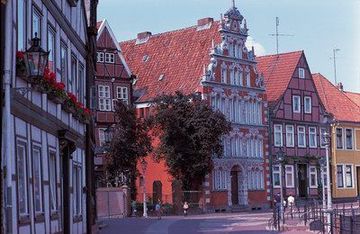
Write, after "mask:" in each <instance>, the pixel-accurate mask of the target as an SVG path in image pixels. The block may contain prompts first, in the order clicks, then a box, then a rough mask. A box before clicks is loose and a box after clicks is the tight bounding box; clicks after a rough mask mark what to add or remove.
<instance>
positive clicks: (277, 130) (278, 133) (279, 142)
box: [274, 124, 283, 146]
mask: <svg viewBox="0 0 360 234" xmlns="http://www.w3.org/2000/svg"><path fill="white" fill-rule="evenodd" d="M274 144H275V146H283V139H282V125H281V124H275V125H274Z"/></svg>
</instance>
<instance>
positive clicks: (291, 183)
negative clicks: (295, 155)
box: [285, 165, 295, 188]
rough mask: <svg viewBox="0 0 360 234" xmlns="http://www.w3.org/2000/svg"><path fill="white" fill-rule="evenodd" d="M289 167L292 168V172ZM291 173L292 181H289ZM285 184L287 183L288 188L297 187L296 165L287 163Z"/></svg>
mask: <svg viewBox="0 0 360 234" xmlns="http://www.w3.org/2000/svg"><path fill="white" fill-rule="evenodd" d="M288 169H290V172H289V171H288ZM289 174H290V175H291V181H288V175H289ZM289 182H290V183H289ZM285 185H286V188H294V187H295V178H294V165H285Z"/></svg>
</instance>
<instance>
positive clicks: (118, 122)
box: [105, 102, 151, 187]
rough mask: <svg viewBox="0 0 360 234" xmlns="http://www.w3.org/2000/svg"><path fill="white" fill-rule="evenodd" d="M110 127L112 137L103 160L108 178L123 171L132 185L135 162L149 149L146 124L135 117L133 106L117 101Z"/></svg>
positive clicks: (116, 175)
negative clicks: (113, 122) (113, 119)
mask: <svg viewBox="0 0 360 234" xmlns="http://www.w3.org/2000/svg"><path fill="white" fill-rule="evenodd" d="M112 128H113V131H112V132H113V134H112V139H111V142H110V147H109V153H108V154H107V157H106V162H105V167H106V171H107V176H108V180H109V181H111V182H114V181H115V178H116V177H118V176H119V175H120V174H121V173H123V174H124V175H125V176H126V177H127V178H129V179H130V180H128V182H130V186H131V187H134V182H135V178H136V174H137V170H136V163H137V162H138V160H139V159H141V158H143V157H145V156H146V155H147V154H148V153H149V152H150V151H151V138H150V136H149V135H148V129H147V124H146V123H144V120H142V119H140V118H136V112H135V109H134V108H133V107H131V106H128V105H125V104H124V103H123V102H118V104H117V106H116V109H115V124H114V125H113V127H112Z"/></svg>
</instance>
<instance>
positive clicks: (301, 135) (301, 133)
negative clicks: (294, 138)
mask: <svg viewBox="0 0 360 234" xmlns="http://www.w3.org/2000/svg"><path fill="white" fill-rule="evenodd" d="M297 134H298V147H306V139H305V127H304V126H298V132H297Z"/></svg>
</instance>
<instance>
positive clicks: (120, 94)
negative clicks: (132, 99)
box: [116, 86, 129, 104]
mask: <svg viewBox="0 0 360 234" xmlns="http://www.w3.org/2000/svg"><path fill="white" fill-rule="evenodd" d="M116 98H117V99H119V100H121V101H123V102H124V103H126V104H128V103H129V90H128V87H124V86H117V87H116Z"/></svg>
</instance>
